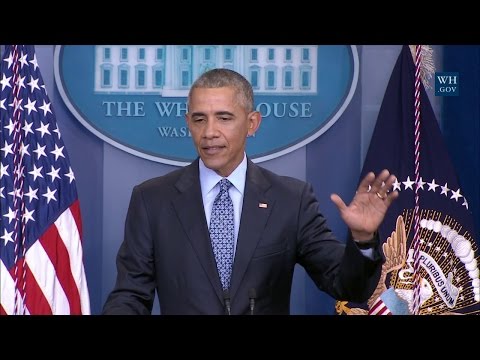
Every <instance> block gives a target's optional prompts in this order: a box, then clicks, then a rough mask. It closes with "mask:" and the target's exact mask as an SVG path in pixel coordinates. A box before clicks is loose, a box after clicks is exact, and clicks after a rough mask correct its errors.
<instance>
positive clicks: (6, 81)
mask: <svg viewBox="0 0 480 360" xmlns="http://www.w3.org/2000/svg"><path fill="white" fill-rule="evenodd" d="M2 75H3V78H2V80H0V84H2V91H3V89H5V88H6V87H7V86H8V87H9V88H11V87H12V85H10V79H11V78H12V77H11V76H9V77H8V78H7V77H6V76H5V74H2Z"/></svg>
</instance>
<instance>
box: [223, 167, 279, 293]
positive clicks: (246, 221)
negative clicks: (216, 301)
mask: <svg viewBox="0 0 480 360" xmlns="http://www.w3.org/2000/svg"><path fill="white" fill-rule="evenodd" d="M269 187H270V183H269V182H268V181H267V179H265V177H264V176H263V174H262V173H261V171H260V170H259V168H258V167H257V166H256V165H255V164H253V162H251V161H250V160H249V161H248V167H247V180H246V183H245V193H244V199H243V207H242V217H241V220H240V229H239V232H238V239H237V249H236V252H235V261H234V264H233V272H232V281H231V286H230V296H231V297H232V298H233V297H234V296H235V294H236V292H237V290H238V288H239V286H240V283H241V282H242V279H243V277H244V275H245V271H246V270H247V267H248V264H249V263H250V259H251V258H252V255H253V252H254V251H255V248H256V247H257V243H258V242H259V241H260V238H261V235H262V233H263V230H264V228H265V224H266V223H267V220H268V217H269V216H270V213H271V211H272V208H273V205H274V203H275V200H274V199H273V198H270V197H269V196H268V195H267V194H266V191H267V189H268V188H269ZM263 204H266V207H265V205H263Z"/></svg>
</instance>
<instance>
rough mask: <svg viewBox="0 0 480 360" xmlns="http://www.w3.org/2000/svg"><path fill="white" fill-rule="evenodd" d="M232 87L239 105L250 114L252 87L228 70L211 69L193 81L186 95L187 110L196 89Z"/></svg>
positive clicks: (237, 74) (238, 75)
mask: <svg viewBox="0 0 480 360" xmlns="http://www.w3.org/2000/svg"><path fill="white" fill-rule="evenodd" d="M221 87H232V88H234V89H235V91H236V93H237V98H238V101H239V103H240V104H241V105H242V106H243V107H244V108H245V110H247V112H251V111H253V109H254V105H253V89H252V85H251V84H250V83H249V82H248V80H247V79H245V77H243V76H242V75H241V74H239V73H237V72H235V71H233V70H229V69H212V70H209V71H206V72H204V73H203V74H202V75H200V77H199V78H198V79H197V80H195V82H194V83H193V85H192V87H191V88H190V91H189V93H188V99H187V108H188V106H189V103H190V101H191V97H192V92H193V90H194V89H197V88H209V89H212V88H213V89H215V88H221Z"/></svg>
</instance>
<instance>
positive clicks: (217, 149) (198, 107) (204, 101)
mask: <svg viewBox="0 0 480 360" xmlns="http://www.w3.org/2000/svg"><path fill="white" fill-rule="evenodd" d="M188 110H189V111H188V113H187V114H186V116H185V117H186V119H187V124H188V128H189V130H190V132H191V134H192V137H193V142H194V144H195V147H196V148H197V151H198V154H199V155H200V158H201V159H202V160H203V162H204V163H205V165H206V166H207V167H208V168H210V169H212V170H214V171H215V172H216V173H217V174H219V175H220V176H223V177H226V176H228V175H230V174H231V173H232V172H233V170H234V169H235V168H236V167H237V166H238V164H240V162H241V161H242V160H243V153H244V151H245V142H246V139H247V135H253V134H254V133H255V131H256V130H257V128H258V126H259V125H260V121H261V116H260V114H259V113H258V112H256V111H254V112H251V113H248V112H247V111H246V109H245V108H244V107H243V106H242V104H240V103H239V102H238V100H237V96H236V94H235V89H234V88H231V87H222V88H196V89H194V90H193V92H192V94H191V98H190V102H189V109H188Z"/></svg>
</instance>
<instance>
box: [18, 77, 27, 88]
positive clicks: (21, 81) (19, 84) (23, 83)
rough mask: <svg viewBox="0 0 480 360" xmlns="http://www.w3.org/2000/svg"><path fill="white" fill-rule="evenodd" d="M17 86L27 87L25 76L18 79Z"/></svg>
mask: <svg viewBox="0 0 480 360" xmlns="http://www.w3.org/2000/svg"><path fill="white" fill-rule="evenodd" d="M17 86H18V87H19V88H20V89H21V88H25V76H20V77H19V78H18V80H17Z"/></svg>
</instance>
